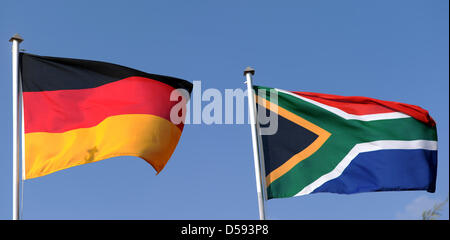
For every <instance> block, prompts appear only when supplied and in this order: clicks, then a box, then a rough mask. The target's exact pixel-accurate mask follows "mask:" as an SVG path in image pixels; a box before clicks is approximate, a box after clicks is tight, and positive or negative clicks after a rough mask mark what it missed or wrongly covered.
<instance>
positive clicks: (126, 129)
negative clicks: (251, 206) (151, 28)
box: [21, 53, 192, 179]
mask: <svg viewBox="0 0 450 240" xmlns="http://www.w3.org/2000/svg"><path fill="white" fill-rule="evenodd" d="M21 73H22V83H23V90H24V93H23V102H24V122H25V166H24V170H25V176H24V178H25V179H30V178H35V177H40V176H44V175H47V174H49V173H52V172H55V171H59V170H62V169H65V168H69V167H73V166H77V165H81V164H85V163H90V162H95V161H99V160H103V159H106V158H110V157H115V156H123V155H129V156H136V157H140V158H142V159H144V160H146V161H147V162H148V163H150V164H151V165H152V166H153V167H154V169H155V170H156V171H157V172H160V171H161V170H162V169H163V168H164V166H165V165H166V163H167V161H168V160H169V158H170V157H171V155H172V153H173V151H174V150H175V148H176V145H177V144H178V141H179V139H180V136H181V132H182V130H183V125H182V124H178V125H175V124H174V123H172V122H171V121H170V111H171V109H172V107H173V106H174V105H175V104H179V102H177V101H170V94H171V93H172V91H174V90H175V89H179V88H181V89H184V90H186V91H187V92H188V93H190V92H191V89H192V84H191V83H189V82H187V81H185V80H182V79H177V78H172V77H166V76H162V75H155V74H148V73H144V72H140V71H138V70H134V69H131V68H127V67H123V66H120V65H115V64H111V63H105V62H98V61H89V60H80V59H69V58H55V57H42V56H36V55H31V54H23V53H22V54H21Z"/></svg>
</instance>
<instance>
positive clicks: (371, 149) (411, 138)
mask: <svg viewBox="0 0 450 240" xmlns="http://www.w3.org/2000/svg"><path fill="white" fill-rule="evenodd" d="M254 88H255V92H256V94H258V90H259V91H268V90H270V88H265V87H254ZM272 90H274V91H276V92H277V93H278V95H277V96H278V100H277V103H276V102H274V101H271V99H270V95H269V94H264V95H263V94H261V95H259V96H257V102H258V105H259V106H265V108H260V109H262V110H264V109H265V110H264V111H266V114H267V111H271V109H272V108H270V107H269V106H270V105H271V104H272V105H273V104H277V106H278V110H277V112H276V113H275V114H277V115H278V122H277V124H278V131H277V132H276V133H275V134H273V135H263V136H262V148H263V153H264V164H265V170H266V172H265V173H266V179H265V180H266V186H267V195H268V198H283V197H292V196H300V195H305V194H310V193H317V192H331V193H345V194H350V193H360V192H371V191H399V190H427V191H428V192H434V191H435V184H436V171H437V135H436V124H435V122H434V120H433V119H432V118H431V117H430V116H429V114H428V112H427V111H426V110H424V109H422V108H420V107H418V106H414V105H409V104H403V103H397V102H389V101H382V100H377V99H372V98H367V97H343V96H336V95H329V94H318V93H309V92H292V91H285V90H280V89H272ZM261 127H264V126H261Z"/></svg>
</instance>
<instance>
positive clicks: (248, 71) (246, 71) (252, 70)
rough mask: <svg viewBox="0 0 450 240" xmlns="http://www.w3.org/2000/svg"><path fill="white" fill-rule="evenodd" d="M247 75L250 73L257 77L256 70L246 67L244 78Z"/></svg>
mask: <svg viewBox="0 0 450 240" xmlns="http://www.w3.org/2000/svg"><path fill="white" fill-rule="evenodd" d="M247 73H250V74H251V75H255V69H253V68H252V67H246V68H245V70H244V76H245V75H247Z"/></svg>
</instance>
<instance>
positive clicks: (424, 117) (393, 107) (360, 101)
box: [291, 91, 436, 126]
mask: <svg viewBox="0 0 450 240" xmlns="http://www.w3.org/2000/svg"><path fill="white" fill-rule="evenodd" d="M291 92H292V93H293V94H296V95H298V96H302V97H305V98H308V99H311V100H313V101H316V102H319V103H322V104H325V105H327V106H330V107H334V108H338V109H340V110H342V111H344V112H346V113H348V114H353V115H360V116H363V115H369V114H380V113H393V112H401V113H404V114H407V115H409V116H411V117H413V118H415V119H417V120H419V121H421V122H424V123H426V124H427V125H430V126H435V125H436V123H435V121H434V120H433V118H431V116H430V115H429V113H428V111H427V110H425V109H423V108H421V107H419V106H416V105H411V104H406V103H399V102H393V101H384V100H378V99H374V98H368V97H359V96H338V95H332V94H323V93H312V92H295V91H291Z"/></svg>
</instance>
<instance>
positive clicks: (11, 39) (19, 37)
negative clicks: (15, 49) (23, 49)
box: [9, 33, 23, 43]
mask: <svg viewBox="0 0 450 240" xmlns="http://www.w3.org/2000/svg"><path fill="white" fill-rule="evenodd" d="M14 40H17V41H18V42H19V43H21V42H22V41H23V38H22V37H21V36H20V35H19V34H17V33H16V34H14V36H12V37H11V38H10V39H9V41H10V42H12V41H14Z"/></svg>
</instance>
